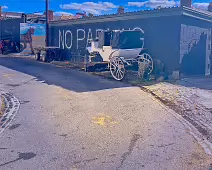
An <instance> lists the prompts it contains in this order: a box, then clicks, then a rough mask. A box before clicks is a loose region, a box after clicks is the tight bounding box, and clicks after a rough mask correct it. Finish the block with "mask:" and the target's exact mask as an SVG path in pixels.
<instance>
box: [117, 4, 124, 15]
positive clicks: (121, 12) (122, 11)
mask: <svg viewBox="0 0 212 170" xmlns="http://www.w3.org/2000/svg"><path fill="white" fill-rule="evenodd" d="M118 14H124V7H123V6H119V8H118Z"/></svg>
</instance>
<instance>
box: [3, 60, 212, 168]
mask: <svg viewBox="0 0 212 170" xmlns="http://www.w3.org/2000/svg"><path fill="white" fill-rule="evenodd" d="M1 90H2V91H5V92H10V93H11V94H12V95H14V96H15V97H16V98H17V99H18V100H19V102H20V108H19V110H18V112H17V114H16V116H15V119H14V120H13V121H12V123H11V124H10V125H9V127H8V128H7V129H5V131H4V132H3V133H1V134H0V169H1V170H10V169H14V170H25V169H29V170H49V169H51V170H72V169H73V170H74V169H75V170H76V169H79V170H81V169H83V170H119V169H123V170H140V169H146V170H153V169H157V170H158V169H161V170H164V169H171V170H182V169H195V170H209V169H210V167H211V166H212V157H211V156H210V155H208V154H206V153H205V150H204V148H203V147H202V146H201V145H200V144H199V143H198V141H197V140H196V139H195V138H194V137H193V136H192V135H191V132H189V129H188V128H187V127H186V126H185V125H184V124H183V123H182V122H181V121H180V120H178V119H177V118H176V117H175V116H173V114H172V113H171V111H170V110H169V109H168V108H166V107H165V106H163V105H162V104H161V103H160V102H159V101H157V100H156V99H154V98H153V97H152V96H151V95H150V94H148V93H146V92H144V91H142V90H141V89H140V88H139V87H134V86H131V85H129V84H124V83H121V82H117V81H109V80H107V79H103V78H101V77H98V76H92V75H90V74H89V73H85V72H80V71H76V70H71V69H68V68H59V67H56V66H53V65H51V64H48V63H41V62H37V61H35V60H33V59H27V58H18V57H9V56H6V57H5V56H4V57H3V56H0V92H1Z"/></svg>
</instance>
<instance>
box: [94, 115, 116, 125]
mask: <svg viewBox="0 0 212 170" xmlns="http://www.w3.org/2000/svg"><path fill="white" fill-rule="evenodd" d="M92 119H93V123H95V124H98V125H100V126H112V125H115V124H118V122H117V121H114V120H113V118H112V117H111V116H107V115H98V116H96V117H93V118H92Z"/></svg>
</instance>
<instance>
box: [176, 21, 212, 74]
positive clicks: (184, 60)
mask: <svg viewBox="0 0 212 170" xmlns="http://www.w3.org/2000/svg"><path fill="white" fill-rule="evenodd" d="M210 54H211V30H210V29H206V28H200V27H195V26H188V25H184V24H181V36H180V64H181V65H183V67H184V68H185V69H186V72H187V73H188V74H189V73H196V74H203V73H204V74H206V75H209V74H210V67H211V66H210ZM192 64H193V65H192Z"/></svg>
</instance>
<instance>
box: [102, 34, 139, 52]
mask: <svg viewBox="0 0 212 170" xmlns="http://www.w3.org/2000/svg"><path fill="white" fill-rule="evenodd" d="M141 38H142V33H141V32H140V31H133V30H121V31H120V30H119V31H102V32H100V33H99V46H98V47H99V48H102V46H111V47H112V48H113V49H133V48H141V47H142V45H143V41H142V39H141Z"/></svg>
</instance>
